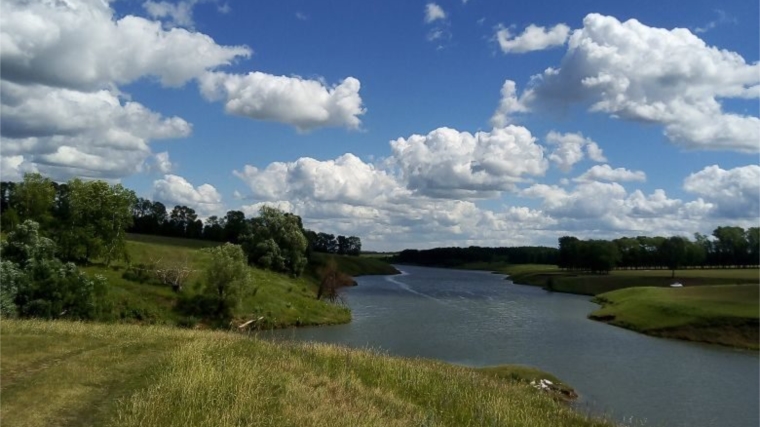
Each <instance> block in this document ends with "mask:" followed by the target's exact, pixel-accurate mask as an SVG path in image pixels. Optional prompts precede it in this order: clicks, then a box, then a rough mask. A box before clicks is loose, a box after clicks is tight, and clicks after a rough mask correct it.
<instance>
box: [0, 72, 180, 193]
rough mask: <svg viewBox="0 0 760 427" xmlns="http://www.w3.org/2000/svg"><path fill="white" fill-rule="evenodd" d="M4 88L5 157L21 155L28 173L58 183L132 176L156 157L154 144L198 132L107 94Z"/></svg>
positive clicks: (0, 128) (0, 118) (0, 119)
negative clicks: (34, 171) (35, 172)
mask: <svg viewBox="0 0 760 427" xmlns="http://www.w3.org/2000/svg"><path fill="white" fill-rule="evenodd" d="M0 85H1V86H0V87H1V88H2V93H3V97H2V101H1V102H2V105H0V113H1V114H0V132H1V133H0V135H2V138H0V146H1V147H2V152H3V156H4V157H5V156H21V157H22V158H23V164H26V165H28V166H27V167H28V168H33V169H37V170H39V171H40V172H41V173H44V174H47V175H50V176H51V177H53V178H56V179H62V180H65V179H68V178H70V177H72V176H83V177H90V178H106V179H118V178H120V177H123V176H127V175H130V174H132V173H135V172H137V171H138V170H140V168H141V167H142V165H143V163H144V161H145V160H146V159H148V158H149V157H150V156H151V150H150V147H149V142H150V141H151V140H155V139H167V138H179V137H185V136H187V135H189V134H190V132H191V130H192V128H191V126H190V124H189V123H187V122H186V121H184V120H182V119H181V118H179V117H169V118H167V117H163V116H161V115H160V114H158V113H155V112H153V111H150V110H148V109H147V108H145V107H144V106H143V105H141V104H139V103H137V102H130V101H127V102H124V101H122V100H121V99H119V98H118V97H117V96H116V95H114V94H113V93H110V92H108V91H104V90H101V91H96V92H79V91H75V90H70V89H57V88H50V87H46V86H21V85H17V84H14V83H10V82H6V81H3V82H2V83H0Z"/></svg>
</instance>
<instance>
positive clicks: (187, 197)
mask: <svg viewBox="0 0 760 427" xmlns="http://www.w3.org/2000/svg"><path fill="white" fill-rule="evenodd" d="M152 198H153V200H158V201H161V202H162V203H164V204H166V206H167V207H170V206H175V205H183V206H187V207H190V208H193V209H194V210H195V212H196V213H197V214H198V216H200V217H208V216H210V215H223V214H224V212H223V211H224V205H223V204H222V196H221V194H219V192H218V191H217V190H216V188H215V187H214V186H213V185H210V184H203V185H201V186H198V187H193V185H192V184H191V183H189V182H188V181H187V180H186V179H185V178H183V177H181V176H177V175H171V174H168V175H164V178H163V179H158V180H156V181H153V196H152Z"/></svg>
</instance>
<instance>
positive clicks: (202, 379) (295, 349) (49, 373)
mask: <svg viewBox="0 0 760 427" xmlns="http://www.w3.org/2000/svg"><path fill="white" fill-rule="evenodd" d="M0 337H1V338H2V347H0V360H1V361H2V370H1V371H0V384H1V387H2V388H1V389H0V391H1V392H2V396H3V399H2V415H0V417H1V418H0V424H2V425H9V426H10V425H14V426H28V427H34V426H63V425H66V426H84V425H102V426H109V425H111V426H138V425H139V426H144V427H151V426H156V427H158V426H160V427H171V426H183V427H184V426H189V425H192V426H215V427H217V426H218V427H225V426H278V427H279V426H316V427H320V426H331V427H332V426H351V427H354V426H420V425H426V426H457V427H458V426H468V425H489V426H491V425H493V426H501V425H504V426H507V425H508V426H531V427H538V426H560V425H561V426H579V427H580V426H599V427H602V426H610V425H611V424H609V423H606V422H603V421H598V420H589V419H587V417H585V416H583V415H580V414H578V413H577V412H574V411H573V410H572V409H571V408H570V407H569V406H567V405H564V404H562V403H558V402H557V401H555V400H553V399H552V398H551V397H549V396H548V395H545V394H543V393H542V392H540V391H538V390H535V389H533V388H531V387H530V386H528V385H525V384H522V383H516V382H509V381H506V380H500V379H498V378H494V377H492V376H489V375H484V374H481V373H479V372H477V371H475V370H473V369H470V368H465V367H456V366H452V365H447V364H444V363H439V362H434V361H428V360H412V359H401V358H393V357H387V356H382V355H378V354H375V353H371V352H367V351H355V350H349V349H346V348H342V347H336V346H328V345H320V344H295V343H274V342H270V341H265V340H261V339H256V338H255V337H254V338H248V337H246V336H243V335H239V334H230V333H224V332H211V331H190V330H183V329H175V328H167V327H159V326H149V327H146V326H135V325H102V324H84V323H66V322H42V321H15V320H4V321H3V322H2V324H0Z"/></svg>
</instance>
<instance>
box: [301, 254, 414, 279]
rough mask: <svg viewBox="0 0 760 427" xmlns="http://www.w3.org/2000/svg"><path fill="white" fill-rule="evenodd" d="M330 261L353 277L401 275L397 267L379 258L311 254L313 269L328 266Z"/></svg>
mask: <svg viewBox="0 0 760 427" xmlns="http://www.w3.org/2000/svg"><path fill="white" fill-rule="evenodd" d="M329 259H333V260H334V261H335V263H336V265H337V267H338V270H340V271H341V272H343V273H345V274H348V275H349V276H353V277H356V276H371V275H386V274H399V271H398V270H396V268H395V267H393V266H392V265H390V264H388V263H387V262H385V261H384V260H383V259H381V258H379V257H371V256H366V257H365V256H346V255H334V254H325V253H319V252H314V253H312V254H311V262H312V263H313V264H314V266H313V267H315V268H318V267H319V266H322V265H325V264H327V262H328V260H329Z"/></svg>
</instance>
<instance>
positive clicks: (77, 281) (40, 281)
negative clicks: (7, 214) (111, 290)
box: [0, 220, 105, 319]
mask: <svg viewBox="0 0 760 427" xmlns="http://www.w3.org/2000/svg"><path fill="white" fill-rule="evenodd" d="M54 251H55V244H54V243H53V242H52V240H50V239H47V238H44V237H41V236H40V235H39V225H38V224H37V223H35V222H34V221H29V220H27V221H25V222H24V223H23V224H21V225H19V226H18V227H17V228H16V230H14V231H13V232H11V233H10V234H8V238H7V240H6V241H4V242H2V244H0V253H1V254H2V257H3V262H2V266H1V267H0V276H1V277H2V282H3V286H2V288H3V290H2V294H1V295H0V305H1V308H0V309H1V310H2V314H3V316H6V315H8V316H14V315H19V316H22V317H43V318H48V319H55V318H61V317H65V318H72V319H92V318H94V317H95V316H96V315H97V307H96V306H97V304H96V302H97V297H98V295H99V294H102V293H103V292H104V289H105V279H104V278H103V277H101V276H96V277H95V279H90V278H88V277H87V276H86V275H85V274H84V273H82V272H80V271H79V270H77V268H76V266H75V265H74V264H72V263H66V264H64V263H63V262H61V261H60V260H59V259H57V258H55V257H54V256H53V254H54Z"/></svg>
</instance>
